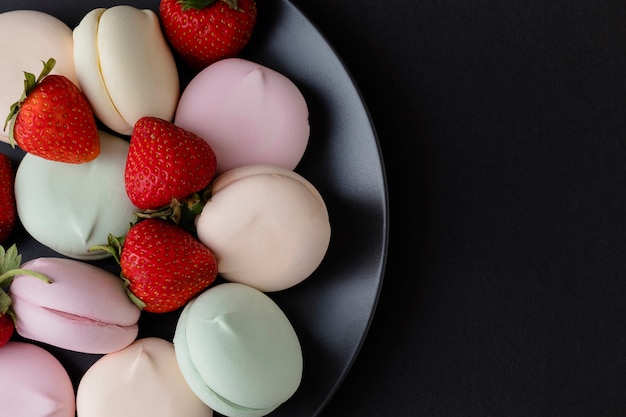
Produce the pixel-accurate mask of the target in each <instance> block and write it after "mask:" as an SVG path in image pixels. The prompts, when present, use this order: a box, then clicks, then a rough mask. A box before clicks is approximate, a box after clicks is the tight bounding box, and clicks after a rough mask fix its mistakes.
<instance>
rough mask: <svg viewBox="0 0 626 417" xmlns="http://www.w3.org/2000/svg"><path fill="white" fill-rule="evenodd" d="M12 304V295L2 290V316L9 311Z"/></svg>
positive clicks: (0, 303) (0, 301)
mask: <svg viewBox="0 0 626 417" xmlns="http://www.w3.org/2000/svg"><path fill="white" fill-rule="evenodd" d="M10 306H11V297H9V295H8V294H7V293H6V292H4V291H2V290H0V316H2V315H4V314H6V313H7V311H9V307H10Z"/></svg>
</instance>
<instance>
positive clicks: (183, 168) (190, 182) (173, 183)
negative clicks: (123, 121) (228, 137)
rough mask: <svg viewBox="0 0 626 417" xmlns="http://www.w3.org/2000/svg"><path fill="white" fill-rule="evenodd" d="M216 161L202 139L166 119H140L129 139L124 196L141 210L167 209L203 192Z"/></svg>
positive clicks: (212, 174)
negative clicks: (176, 201)
mask: <svg viewBox="0 0 626 417" xmlns="http://www.w3.org/2000/svg"><path fill="white" fill-rule="evenodd" d="M216 162H217V161H216V158H215V153H213V149H211V146H210V145H209V144H208V143H207V142H206V141H205V140H204V139H202V138H200V137H199V136H197V135H195V134H193V133H191V132H189V131H187V130H184V129H182V128H180V127H178V126H176V125H174V124H173V123H171V122H168V121H166V120H163V119H159V118H156V117H143V118H141V119H139V120H138V121H137V123H135V126H134V128H133V133H132V136H131V138H130V147H129V150H128V158H127V159H126V168H125V171H124V180H125V185H126V193H127V194H128V198H129V199H130V201H131V202H132V203H133V204H134V205H135V206H137V207H138V208H139V209H142V210H152V209H158V208H161V207H163V206H167V205H169V204H170V203H172V200H173V199H175V200H183V199H185V198H186V197H188V196H189V195H191V194H193V193H196V192H199V191H202V190H203V189H205V188H206V187H207V186H208V185H209V183H210V182H211V180H212V179H213V176H214V175H215V168H216Z"/></svg>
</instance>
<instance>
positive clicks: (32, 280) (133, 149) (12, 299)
mask: <svg viewBox="0 0 626 417" xmlns="http://www.w3.org/2000/svg"><path fill="white" fill-rule="evenodd" d="M186 3H187V2H181V1H175V0H172V1H170V0H163V1H161V7H160V9H159V13H158V14H157V13H155V12H153V11H151V10H148V9H144V10H142V9H138V8H135V7H132V6H126V5H119V6H114V7H110V8H98V9H94V10H92V11H90V12H89V13H87V14H86V15H85V16H84V18H83V19H82V20H81V21H80V23H79V24H78V25H77V26H76V27H75V28H70V27H69V26H67V25H65V24H64V23H62V22H61V21H60V20H58V19H57V18H56V17H54V16H52V15H49V14H46V13H43V12H38V11H34V10H16V11H9V12H4V13H0V24H2V23H3V22H7V24H8V23H9V22H11V24H12V25H15V28H16V30H22V31H23V30H24V28H29V29H28V31H27V34H24V36H23V37H21V38H20V40H19V42H18V43H19V44H20V45H18V47H19V49H12V50H14V51H19V56H20V59H15V60H6V61H4V63H3V65H2V66H1V67H0V74H2V75H6V77H4V78H1V79H0V104H2V103H9V104H7V106H6V110H7V114H8V116H7V120H6V123H5V126H4V132H3V133H4V134H5V136H0V140H1V141H3V142H7V143H5V144H3V146H4V147H5V148H6V147H19V148H21V149H22V150H23V151H24V152H25V155H24V157H23V158H22V159H21V161H20V162H19V166H18V167H16V169H15V168H14V167H13V166H12V164H11V161H10V160H8V159H7V158H0V180H2V183H1V184H0V197H3V200H2V204H3V207H6V209H5V210H3V213H2V216H4V217H3V218H1V219H0V227H1V229H0V236H2V237H3V240H2V245H3V246H2V251H1V252H0V255H1V256H0V258H1V259H0V268H2V270H0V363H9V362H10V363H11V364H12V365H11V366H8V365H7V367H6V368H5V367H4V366H0V367H1V368H2V369H3V374H4V369H9V373H10V374H11V375H13V373H21V374H24V372H26V371H25V369H30V368H29V367H27V366H26V365H25V364H24V365H22V363H23V362H26V361H30V362H34V361H35V360H37V361H41V362H42V365H41V366H38V367H37V370H33V372H32V375H30V376H28V375H27V376H24V377H23V380H21V382H20V383H21V385H20V384H17V385H19V389H20V390H21V391H23V392H27V393H28V392H30V393H31V394H37V393H39V392H42V394H41V396H42V397H43V399H42V401H41V402H40V403H37V404H26V402H28V400H27V398H29V396H28V394H24V395H25V396H22V397H20V396H14V395H13V394H12V392H13V387H12V386H11V388H10V389H8V390H3V391H2V392H3V393H0V398H1V400H2V403H3V408H4V404H5V398H4V396H6V395H8V396H9V397H11V398H10V404H11V405H10V407H15V408H12V409H16V410H17V409H20V410H21V411H22V412H23V408H20V407H27V406H33V407H39V408H38V409H37V411H33V413H32V414H31V413H29V414H28V415H54V416H74V414H75V413H77V415H78V416H79V417H81V416H82V417H89V416H99V415H102V416H104V415H112V414H115V415H119V416H124V415H128V416H131V415H132V416H137V415H151V416H154V415H156V416H160V415H163V416H171V415H179V414H180V413H181V412H183V411H181V410H184V412H183V413H184V415H191V416H195V415H198V416H211V415H213V412H216V413H219V414H221V415H224V416H227V417H229V416H233V417H236V416H264V415H266V414H269V413H271V412H272V411H273V410H275V409H276V408H278V407H280V406H281V404H283V403H284V402H286V401H288V400H289V399H290V398H291V396H292V395H293V394H294V393H295V392H296V391H297V389H298V387H299V385H300V383H301V380H302V375H303V368H304V365H305V364H306V357H305V356H303V353H302V349H301V346H300V342H299V338H298V332H297V331H296V329H295V328H294V327H293V326H292V324H291V322H290V320H289V318H288V316H287V315H286V314H285V313H284V312H283V311H282V310H281V308H280V307H279V306H278V305H277V304H276V303H275V302H274V301H273V300H272V299H271V298H270V297H269V296H268V295H267V294H266V293H269V292H276V291H282V290H285V289H289V288H291V287H293V286H296V285H298V284H300V283H301V282H302V281H304V280H305V279H306V278H308V277H309V276H310V275H311V274H312V273H313V272H314V271H315V270H316V269H317V268H318V267H319V266H320V264H321V263H322V261H323V259H324V257H325V255H326V252H327V250H328V247H329V244H330V237H331V224H330V217H329V213H328V210H327V207H326V204H325V201H324V198H323V197H322V195H321V193H320V192H319V191H318V190H317V189H316V187H315V186H314V184H313V183H312V182H310V181H309V180H307V179H306V178H305V177H303V176H302V175H300V174H298V173H296V172H295V171H294V168H295V167H296V166H297V165H298V163H299V162H300V160H301V158H302V157H303V155H304V153H305V150H306V148H307V144H308V140H309V133H310V127H309V120H308V109H307V102H306V100H305V99H304V96H303V94H302V93H301V91H300V90H299V88H298V87H297V85H296V84H295V83H294V82H293V81H291V80H290V79H289V78H287V77H286V76H284V75H282V74H281V73H280V72H278V71H276V70H273V69H271V68H269V67H267V66H264V65H261V64H259V63H256V62H253V61H251V60H248V59H244V58H240V57H237V54H238V53H239V52H240V51H241V50H242V49H243V48H244V47H245V46H246V44H247V42H248V41H249V40H250V39H251V36H253V28H254V22H255V18H256V13H257V9H256V4H255V3H254V2H253V1H250V0H245V1H240V2H239V3H237V1H235V0H228V1H224V0H216V1H214V2H210V4H209V5H208V6H206V5H203V6H198V8H194V6H193V5H192V4H191V3H195V2H189V3H190V5H189V6H187V5H186ZM190 21H191V22H194V23H195V24H197V25H202V26H205V30H204V35H205V36H208V35H207V33H212V35H211V36H208V37H207V38H206V39H205V38H201V37H200V36H199V35H198V34H197V33H190V32H187V31H184V30H182V29H181V27H182V26H185V25H187V24H189V26H194V24H190V23H189V22H190ZM3 27H5V26H3ZM221 27H226V28H227V29H225V30H222V29H220V28H221ZM32 28H37V29H36V30H33V29H32ZM162 28H163V29H162ZM3 33H4V32H3ZM12 36H13V34H11V38H10V39H9V35H8V34H3V35H0V49H2V50H4V49H5V48H6V49H8V48H16V46H15V45H14V43H15V42H14V41H13V37H12ZM190 39H193V40H194V42H191V41H190ZM39 42H42V43H45V44H46V45H48V46H47V47H45V48H43V49H38V48H34V47H33V48H31V47H30V45H31V44H34V43H37V44H38V43H39ZM198 45H199V46H198ZM203 45H204V46H203ZM215 45H218V46H215ZM53 52H56V55H55V56H51V54H52V53H53ZM16 53H17V52H16ZM177 56H181V57H182V58H183V59H184V61H185V62H186V64H187V65H188V66H189V67H190V68H193V69H194V70H195V71H197V75H195V77H194V78H193V79H192V80H191V81H190V82H189V84H188V85H187V86H186V87H185V88H184V89H181V88H180V79H179V74H178V67H177V64H176V57H177ZM37 67H38V68H37ZM15 73H17V75H16V74H15ZM20 78H21V80H20ZM16 79H17V81H16ZM13 83H16V84H17V85H18V87H21V89H22V90H23V91H19V90H20V89H19V88H17V90H16V89H15V88H14V86H13V85H10V84H13ZM16 91H17V92H16ZM3 157H4V155H3ZM18 222H19V224H20V225H21V226H22V227H23V228H24V231H25V232H26V233H28V235H29V236H30V237H31V238H32V239H34V240H36V241H37V242H39V243H40V244H42V245H44V246H45V247H47V248H49V249H50V250H52V251H53V252H55V253H57V254H58V256H54V257H37V258H33V259H28V260H26V261H25V262H22V259H21V255H20V254H19V252H18V251H19V248H18V247H16V245H12V244H11V234H12V232H13V229H14V228H15V227H16V224H17V223H18ZM109 258H111V259H113V260H114V261H115V263H116V265H117V266H118V267H119V269H118V272H119V275H116V274H114V273H112V272H111V271H109V270H107V269H104V268H102V267H101V266H100V265H99V264H98V263H97V262H98V261H101V260H106V259H109ZM172 311H180V317H179V318H178V322H177V324H176V328H175V334H174V335H173V340H172V341H169V340H165V339H163V338H158V337H138V336H139V334H140V330H141V329H140V326H139V324H138V322H139V318H140V316H141V315H145V314H153V315H158V314H161V313H168V312H172ZM13 329H15V330H13ZM31 342H32V343H31ZM35 342H37V344H35ZM41 346H52V347H55V348H59V349H65V350H69V351H73V352H78V353H84V354H97V355H102V356H101V358H100V359H98V360H97V361H96V362H95V363H94V364H93V365H92V366H91V367H90V368H89V370H88V371H87V372H86V373H85V374H84V375H83V377H82V378H81V380H80V381H79V382H78V384H77V386H76V387H72V384H71V381H70V388H71V395H68V392H67V391H68V390H67V381H69V376H68V374H67V372H66V371H65V370H64V369H63V367H62V366H61V368H60V369H59V364H58V363H56V362H55V359H54V357H52V359H50V357H48V356H46V355H45V354H43V353H41V351H42V350H43V351H44V352H45V349H42V348H41ZM46 353H47V352H46ZM31 357H36V359H31ZM43 362H45V364H43ZM11 369H15V370H14V371H10V370H11ZM46 369H50V374H51V376H50V377H48V374H47V373H46V374H45V377H42V376H41V375H40V374H39V376H38V374H37V372H43V370H46ZM28 372H30V370H28ZM4 375H8V374H4ZM24 375H26V374H24ZM31 378H32V379H35V380H38V381H37V385H36V386H33V387H30V386H29V384H30V382H29V381H30V380H31ZM42 379H43V380H45V381H41V380H42ZM57 379H58V382H57ZM146 380H149V384H145V387H144V389H143V390H142V391H140V392H138V393H137V396H135V394H136V393H135V391H134V388H135V387H136V386H137V385H139V384H138V382H137V381H146ZM142 383H143V382H142ZM17 385H16V386H17ZM148 387H149V389H148ZM74 388H75V389H74ZM131 388H132V389H133V390H131ZM74 391H76V395H74ZM131 392H132V395H133V398H134V399H135V400H137V398H140V399H141V398H144V402H146V403H149V404H147V407H146V408H143V407H142V408H141V411H140V410H138V409H137V408H134V409H133V408H132V407H121V409H118V408H116V407H120V404H126V402H125V401H120V400H119V399H120V398H123V397H124V395H126V396H129V395H131ZM154 393H160V394H159V395H157V397H158V401H153V396H154ZM112 399H115V401H113V400H112ZM7 401H8V399H7ZM20 401H25V403H24V404H22V403H21V402H20ZM130 402H131V401H129V403H130ZM146 410H149V411H146ZM174 410H175V411H174ZM142 413H143V414H142Z"/></svg>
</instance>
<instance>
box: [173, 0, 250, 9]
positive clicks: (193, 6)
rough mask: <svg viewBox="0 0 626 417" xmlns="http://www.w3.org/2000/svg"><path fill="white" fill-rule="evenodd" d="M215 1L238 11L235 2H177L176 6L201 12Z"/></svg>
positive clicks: (230, 0) (204, 0) (183, 0)
mask: <svg viewBox="0 0 626 417" xmlns="http://www.w3.org/2000/svg"><path fill="white" fill-rule="evenodd" d="M216 1H223V2H224V3H226V4H228V7H230V8H231V9H234V10H239V6H238V5H237V0H178V4H180V6H181V8H182V9H183V10H190V9H195V10H202V9H204V8H205V7H208V6H210V5H211V4H213V3H215V2H216Z"/></svg>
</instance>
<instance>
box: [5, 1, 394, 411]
mask: <svg viewBox="0 0 626 417" xmlns="http://www.w3.org/2000/svg"><path fill="white" fill-rule="evenodd" d="M117 4H130V5H133V6H135V7H138V8H150V9H152V10H155V11H156V10H157V9H158V1H154V0H153V1H129V2H126V3H122V2H120V1H119V0H118V1H91V0H90V1H86V0H83V1H71V0H56V1H43V0H40V1H35V0H11V1H1V2H0V12H4V11H8V10H12V9H35V10H41V11H44V12H47V13H50V14H52V15H53V16H56V17H58V18H59V19H61V20H63V21H64V22H65V23H66V24H68V25H69V26H70V27H71V28H74V27H75V26H76V25H77V24H78V23H79V22H80V20H81V19H82V17H83V16H84V15H85V14H86V13H87V12H89V11H90V10H92V9H93V8H96V7H111V6H114V5H117ZM257 4H258V8H259V17H258V22H257V26H256V28H255V32H254V35H253V37H252V40H251V42H250V44H249V45H248V47H247V48H246V50H245V52H244V53H243V54H242V56H243V57H244V58H248V59H251V60H253V61H256V62H259V63H261V64H264V65H266V66H268V67H270V68H273V69H275V70H277V71H279V72H281V73H283V74H285V75H286V76H288V77H289V78H290V79H291V80H293V81H294V82H295V83H296V84H297V85H298V86H299V87H300V89H301V91H302V92H303V94H304V96H305V97H306V99H307V102H308V104H309V110H310V123H311V138H310V142H309V148H308V149H307V151H306V153H305V155H304V158H303V160H302V161H301V163H300V165H299V166H298V167H297V168H296V171H298V172H299V173H300V174H301V175H303V176H304V177H305V178H307V179H308V180H309V181H311V182H312V183H313V184H314V185H315V186H316V187H317V188H318V190H319V191H320V193H321V194H322V195H323V197H324V199H325V201H326V204H327V206H328V210H329V214H330V219H331V224H332V228H333V229H332V230H333V234H332V238H331V243H330V247H329V250H328V253H327V256H326V258H325V259H324V261H323V263H322V265H321V266H320V267H319V268H318V270H317V271H316V272H315V273H314V274H313V275H312V276H311V277H309V278H308V279H307V280H305V281H304V282H303V283H301V284H299V285H297V286H296V287H293V288H291V289H288V290H285V291H282V292H280V293H274V294H271V296H272V298H273V299H274V300H275V301H276V302H277V303H278V304H279V305H280V306H281V308H282V309H283V310H284V312H285V314H286V315H287V316H288V317H289V319H290V320H291V322H292V324H293V326H294V328H295V329H296V332H297V333H298V336H299V338H300V341H301V344H302V348H303V355H304V361H305V366H304V376H303V380H302V385H301V386H300V388H299V389H298V391H297V392H296V394H295V395H294V396H293V397H292V398H291V399H290V400H289V401H288V402H287V403H285V404H283V405H282V406H281V407H279V408H278V409H277V410H276V411H275V412H273V413H272V414H271V416H276V417H278V416H289V417H295V416H297V417H308V416H316V415H318V414H319V413H320V412H321V410H322V409H323V407H324V405H325V404H326V402H327V401H328V400H329V399H330V397H331V396H332V395H333V393H334V392H335V391H336V389H337V388H338V386H339V385H340V383H341V382H342V380H343V379H344V377H345V375H346V373H347V372H348V370H349V369H350V366H351V365H352V363H353V361H354V359H355V357H356V355H357V354H358V351H359V349H360V347H361V344H362V342H363V339H364V337H365V335H366V333H367V330H368V327H369V324H370V321H371V319H372V316H373V314H374V310H375V307H376V303H377V300H378V296H379V293H380V287H381V285H382V281H383V273H384V268H385V261H386V251H387V240H388V201H387V186H386V181H385V173H384V167H383V163H382V159H381V156H380V151H379V146H378V140H377V137H376V133H375V130H374V128H373V126H372V123H371V120H370V117H369V114H368V111H367V109H366V106H365V105H364V103H363V101H362V99H361V96H360V94H359V91H358V89H357V87H356V86H355V85H354V82H353V80H352V78H351V77H350V75H349V74H348V72H347V71H346V68H345V67H344V65H343V63H342V62H341V60H340V58H338V57H337V55H336V54H335V52H334V50H333V49H332V47H331V46H330V45H329V44H328V43H327V42H326V40H325V39H324V38H323V36H322V35H321V34H320V33H319V32H318V31H317V29H316V28H315V27H314V25H313V24H312V23H311V22H310V21H309V20H308V19H307V18H306V17H305V16H304V15H303V14H302V13H301V12H300V11H299V10H298V9H297V8H296V7H295V6H294V5H292V4H291V3H289V2H288V1H287V0H257ZM8 58H9V57H4V59H8ZM46 58H47V57H42V59H46ZM180 69H181V80H182V82H183V84H185V83H186V82H188V81H189V79H190V78H189V77H191V76H192V75H193V74H190V73H188V72H187V71H186V70H185V69H184V66H182V65H181V67H180ZM2 120H4V119H2ZM0 151H1V152H4V153H7V154H9V155H10V156H11V158H12V159H13V160H14V161H15V162H16V163H17V162H19V160H20V159H21V157H22V153H21V152H20V151H19V150H15V151H13V150H12V149H11V148H10V146H8V145H6V144H4V143H0ZM42 204H45V202H42ZM15 235H16V236H15V241H16V243H17V244H18V248H19V250H20V251H21V252H22V254H23V258H24V261H26V260H28V259H32V258H34V257H39V256H60V255H58V254H57V253H55V252H53V251H51V250H50V249H48V248H46V247H43V246H41V245H39V244H38V243H37V242H35V241H33V239H32V238H30V237H29V236H28V235H27V234H26V233H25V232H24V230H23V229H22V228H20V227H18V229H17V231H16V233H15ZM98 264H99V265H101V266H102V267H105V268H107V269H111V270H112V271H114V272H116V273H117V272H119V270H118V269H117V266H116V265H114V264H113V263H112V262H110V261H104V262H99V263H98ZM178 314H179V312H175V313H171V314H164V315H155V314H149V313H143V314H142V317H141V319H140V335H139V337H145V336H158V337H163V338H166V339H170V340H171V338H172V336H173V332H174V327H175V324H176V320H177V318H178ZM44 347H46V348H47V349H48V350H49V351H51V352H52V353H53V354H55V356H57V358H59V360H60V361H61V362H62V363H63V364H64V365H65V366H66V368H67V370H68V372H69V373H70V376H71V378H72V380H73V382H74V384H75V385H76V384H78V381H79V380H80V377H81V375H82V374H83V373H84V372H85V370H86V369H87V368H88V367H89V366H90V365H91V364H92V363H93V362H94V361H95V360H96V359H98V358H99V355H85V354H78V353H75V352H69V351H65V350H62V349H57V348H54V347H50V346H44Z"/></svg>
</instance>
